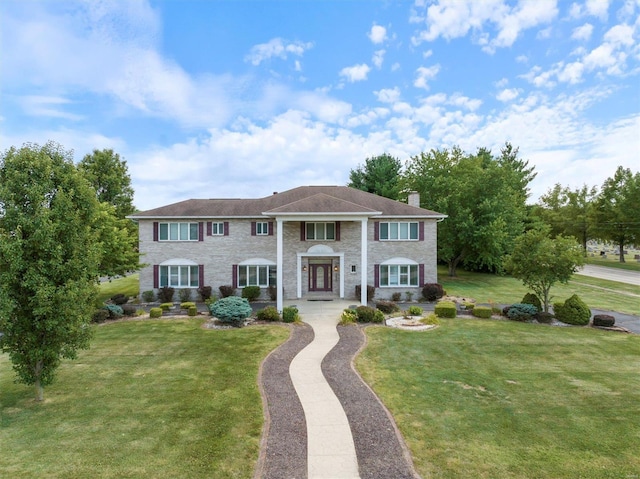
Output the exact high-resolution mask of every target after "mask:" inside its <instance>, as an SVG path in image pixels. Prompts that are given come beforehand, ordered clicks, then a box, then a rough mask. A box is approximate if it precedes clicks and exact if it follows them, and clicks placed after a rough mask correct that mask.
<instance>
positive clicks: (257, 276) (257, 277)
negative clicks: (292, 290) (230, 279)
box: [238, 264, 276, 288]
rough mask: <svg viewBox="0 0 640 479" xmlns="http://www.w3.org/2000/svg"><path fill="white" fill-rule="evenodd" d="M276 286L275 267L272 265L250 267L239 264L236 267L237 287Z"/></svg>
mask: <svg viewBox="0 0 640 479" xmlns="http://www.w3.org/2000/svg"><path fill="white" fill-rule="evenodd" d="M275 284H276V267H275V266H272V265H250V264H246V265H245V264H241V265H239V266H238V287H240V288H244V287H245V286H260V287H261V288H266V287H268V286H275Z"/></svg>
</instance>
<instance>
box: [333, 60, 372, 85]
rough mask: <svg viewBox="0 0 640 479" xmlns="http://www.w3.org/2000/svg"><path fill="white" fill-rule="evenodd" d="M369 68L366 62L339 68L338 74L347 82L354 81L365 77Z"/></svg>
mask: <svg viewBox="0 0 640 479" xmlns="http://www.w3.org/2000/svg"><path fill="white" fill-rule="evenodd" d="M370 71H371V68H370V67H369V65H367V64H366V63H362V64H360V65H353V66H351V67H345V68H343V69H342V70H340V76H342V77H345V78H346V79H347V81H348V82H349V83H355V82H357V81H362V80H366V79H367V75H368V74H369V72H370Z"/></svg>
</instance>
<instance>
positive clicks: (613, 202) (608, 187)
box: [593, 166, 640, 263]
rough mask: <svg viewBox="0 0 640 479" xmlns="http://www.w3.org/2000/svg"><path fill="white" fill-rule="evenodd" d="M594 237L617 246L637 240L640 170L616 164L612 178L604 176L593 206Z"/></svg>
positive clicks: (638, 240)
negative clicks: (632, 169) (636, 170)
mask: <svg viewBox="0 0 640 479" xmlns="http://www.w3.org/2000/svg"><path fill="white" fill-rule="evenodd" d="M593 220H594V223H595V225H594V236H595V237H596V238H599V239H601V240H604V241H612V242H614V243H615V244H617V245H618V247H619V248H620V262H621V263H624V262H625V260H624V248H625V246H627V245H629V244H638V243H640V173H638V172H636V173H635V174H633V173H632V172H631V170H630V169H629V168H623V167H622V166H619V167H618V169H617V170H616V172H615V174H614V175H613V178H607V179H606V180H605V182H604V183H603V185H602V188H601V189H600V194H599V195H598V197H597V198H596V200H595V202H594V208H593Z"/></svg>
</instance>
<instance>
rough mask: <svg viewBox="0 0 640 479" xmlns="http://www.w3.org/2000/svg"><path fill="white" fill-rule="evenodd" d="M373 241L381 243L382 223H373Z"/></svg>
mask: <svg viewBox="0 0 640 479" xmlns="http://www.w3.org/2000/svg"><path fill="white" fill-rule="evenodd" d="M373 241H380V222H379V221H374V223H373Z"/></svg>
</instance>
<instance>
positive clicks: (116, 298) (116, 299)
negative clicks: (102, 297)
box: [111, 293, 129, 306]
mask: <svg viewBox="0 0 640 479" xmlns="http://www.w3.org/2000/svg"><path fill="white" fill-rule="evenodd" d="M127 301H129V298H128V297H127V296H125V295H124V294H122V293H119V294H115V295H113V296H111V302H112V303H113V304H117V305H118V306H120V305H121V304H125V303H127Z"/></svg>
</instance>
